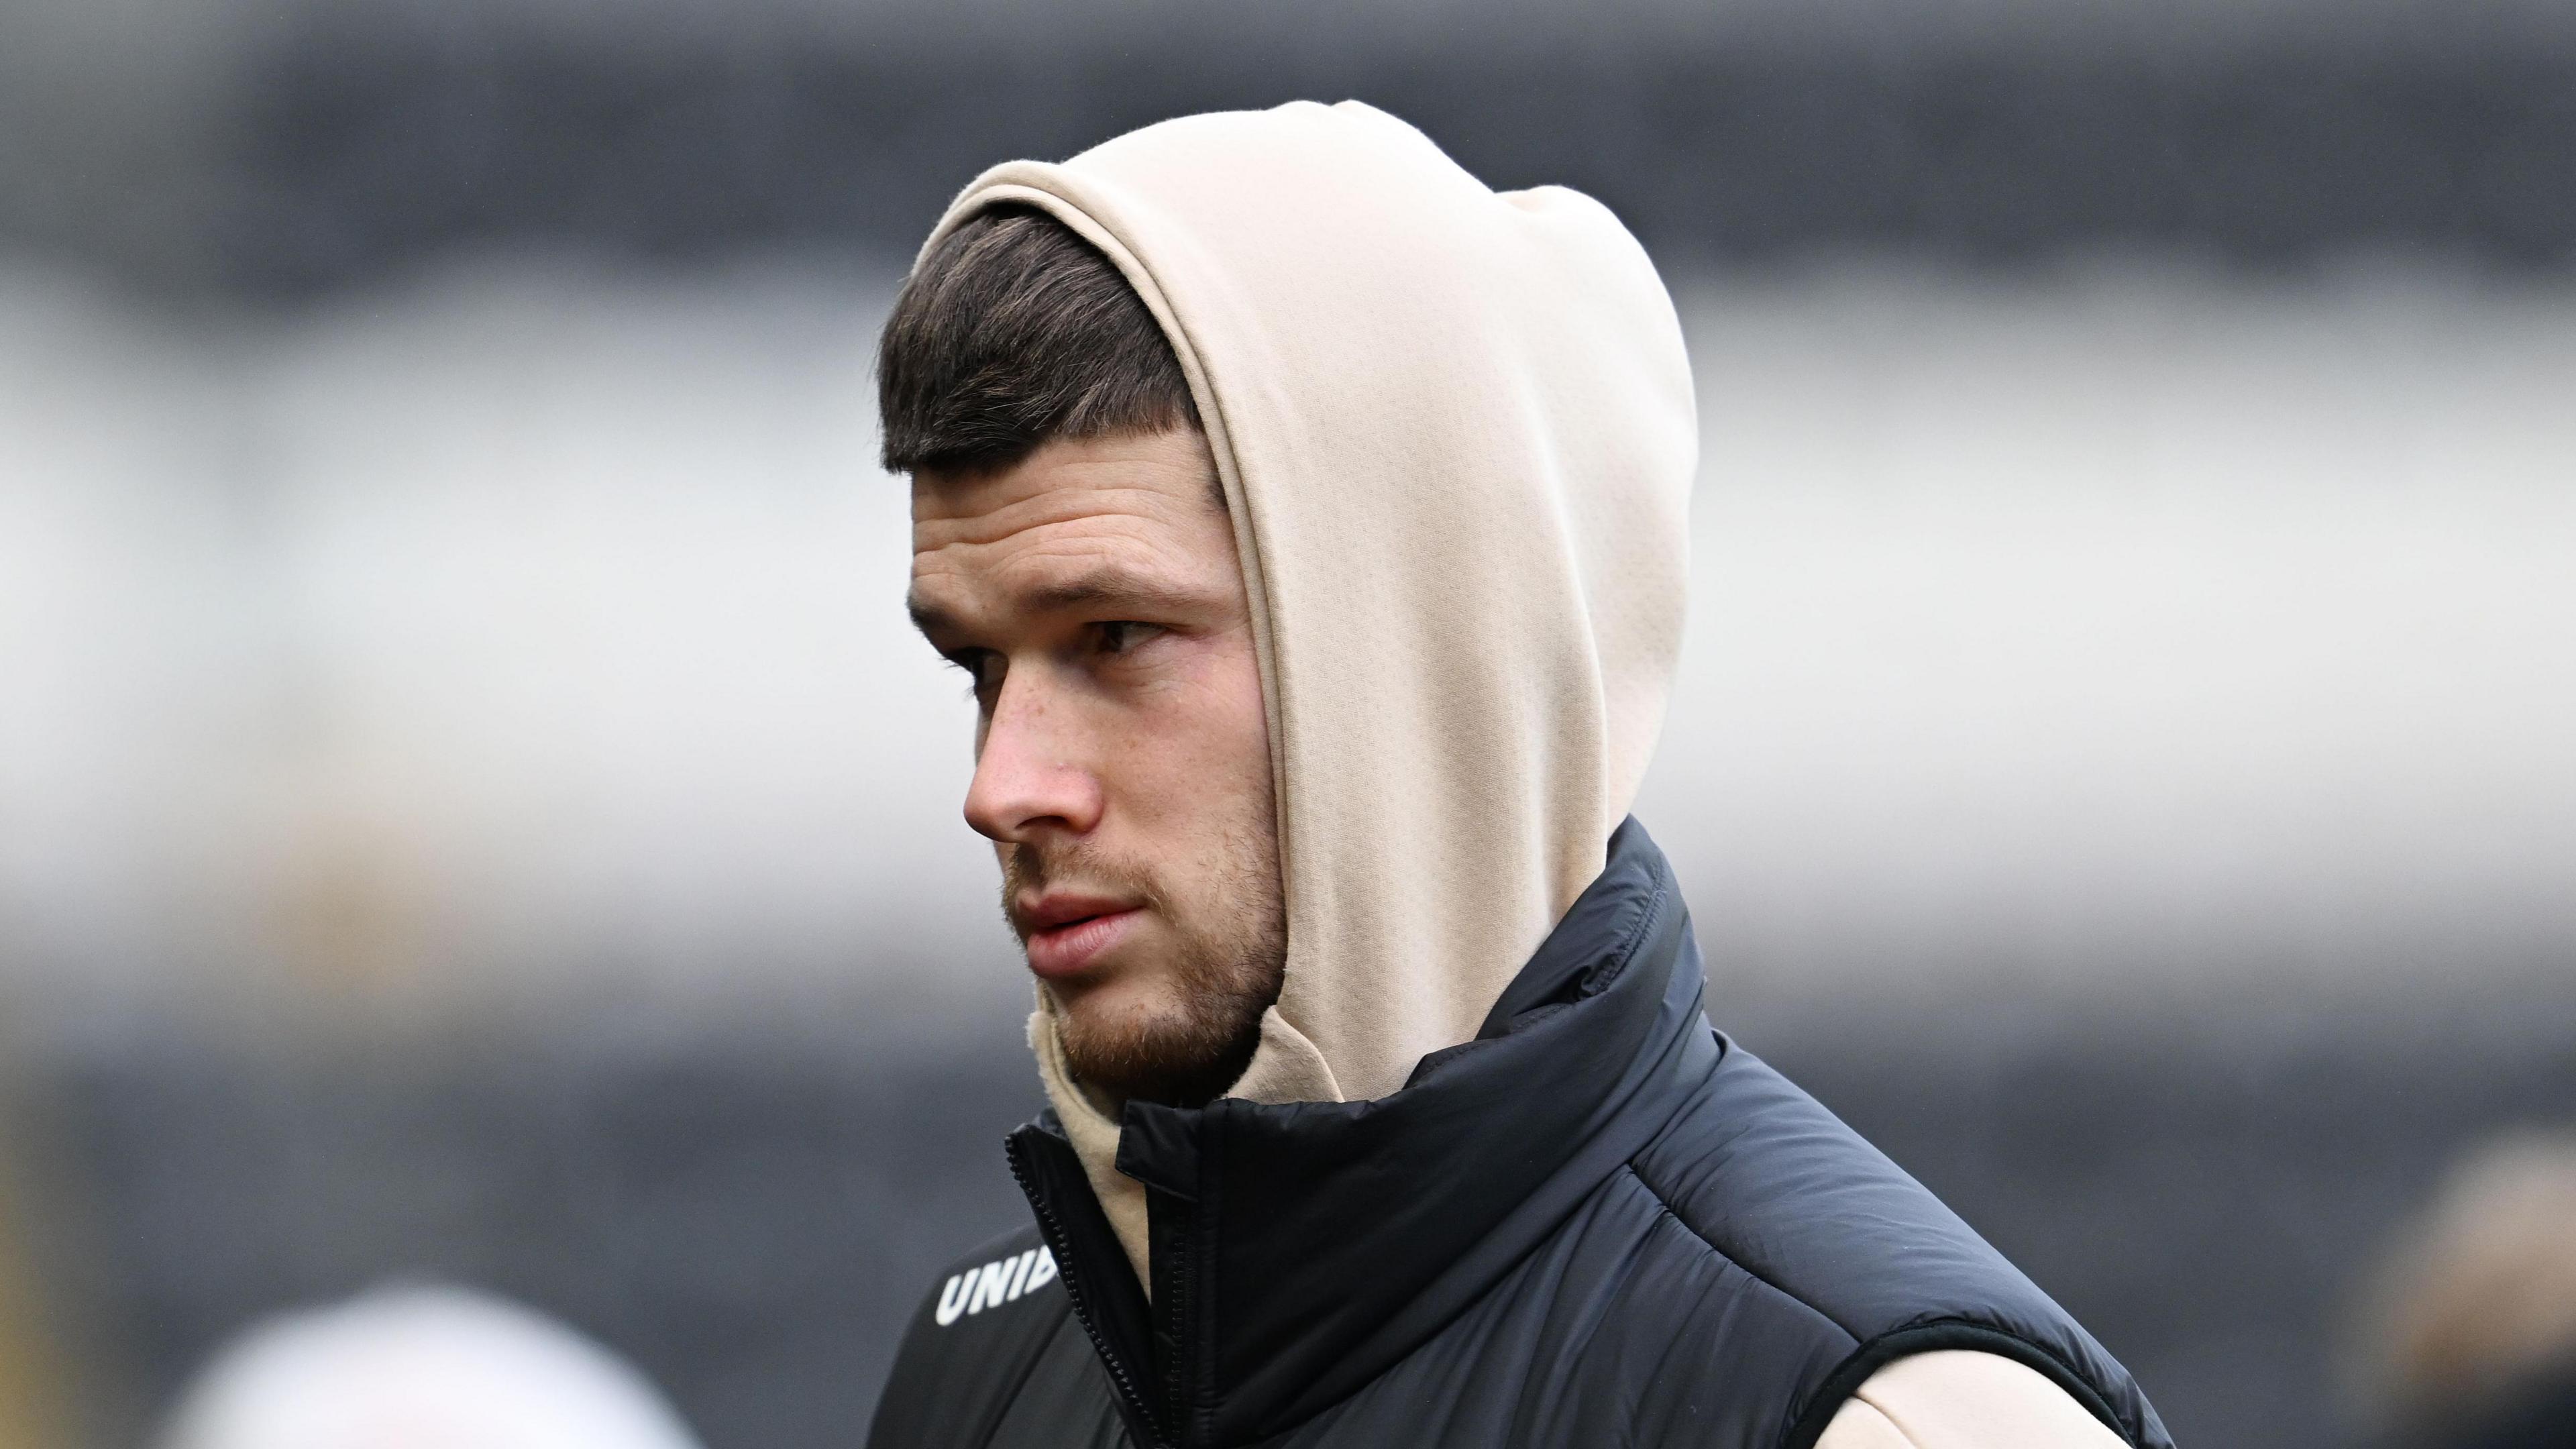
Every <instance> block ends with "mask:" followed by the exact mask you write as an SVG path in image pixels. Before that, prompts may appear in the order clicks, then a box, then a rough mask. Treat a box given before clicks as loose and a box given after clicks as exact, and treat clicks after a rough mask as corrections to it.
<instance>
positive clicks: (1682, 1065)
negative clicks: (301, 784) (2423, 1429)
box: [869, 820, 2171, 1449]
mask: <svg viewBox="0 0 2576 1449" xmlns="http://www.w3.org/2000/svg"><path fill="white" fill-rule="evenodd" d="M1701 985H1702V977H1701V968H1700V960H1699V949H1698V946H1697V944H1696V943H1695V942H1694V941H1693V940H1692V937H1691V929H1690V919H1689V915H1688V913H1687V912H1686V911H1685V910H1684V909H1683V906H1682V902H1681V898H1680V896H1679V894H1678V893H1677V892H1676V891H1675V890H1674V887H1673V880H1672V873H1671V871H1670V869H1669V868H1668V867H1667V866H1666V865H1665V863H1664V858H1663V854H1662V852H1660V851H1658V850H1657V849H1656V848H1655V846H1654V843H1653V842H1652V841H1650V840H1648V839H1647V838H1646V833H1645V831H1644V830H1643V829H1642V828H1640V827H1639V826H1638V825H1637V823H1636V822H1635V821H1633V820H1632V821H1630V822H1628V823H1627V824H1626V825H1625V826H1623V827H1621V829H1620V830H1619V833H1618V834H1617V835H1616V836H1615V837H1614V838H1613V839H1612V841H1611V849H1610V862H1609V866H1608V868H1607V869H1606V870H1605V871H1604V872H1603V873H1602V875H1601V878H1600V879H1599V880H1598V881H1596V882H1595V883H1594V884H1593V886H1592V887H1591V889H1589V890H1587V891H1586V892H1584V894H1583V897H1582V899H1580V900H1579V901H1577V902H1576V903H1575V905H1574V909H1573V910H1571V911H1570V912H1568V913H1567V914H1566V917H1565V919H1564V921H1563V922H1561V923H1560V924H1559V925H1558V927H1557V929H1556V931H1555V932H1554V933H1553V934H1552V935H1550V936H1549V937H1548V939H1547V941H1546V943H1545V944H1544V945H1542V946H1541V947H1540V948H1539V951H1538V954H1537V955H1536V956H1534V957H1533V958H1531V960H1530V962H1529V964H1528V966H1526V967H1525V968H1523V970H1522V971H1521V974H1520V976H1519V977H1518V978H1517V979H1516V980H1515V981H1514V982H1513V983H1512V986H1511V989H1510V990H1509V991H1508V992H1507V993H1506V994H1505V995H1504V997H1503V999H1502V1001H1501V1002H1500V1003H1499V1004H1497V1005H1496V1006H1495V1008H1494V1011H1493V1014H1492V1015H1491V1016H1490V1017H1489V1018H1487V1020H1486V1023H1485V1028H1484V1031H1483V1032H1482V1033H1481V1034H1480V1035H1479V1036H1478V1038H1477V1039H1476V1040H1475V1041H1472V1042H1469V1043H1466V1044H1465V1045H1462V1046H1457V1047H1452V1048H1450V1049H1448V1050H1447V1051H1442V1052H1435V1053H1433V1054H1432V1055H1430V1056H1428V1057H1425V1058H1424V1059H1423V1060H1422V1063H1421V1065H1420V1066H1419V1067H1418V1068H1417V1069H1416V1070H1415V1071H1414V1073H1413V1076H1412V1078H1411V1080H1410V1081H1408V1082H1407V1083H1406V1084H1405V1087H1404V1089H1403V1090H1402V1091H1399V1092H1397V1093H1396V1094H1395V1095H1393V1096H1391V1097H1386V1098H1382V1099H1380V1100H1377V1101H1373V1102H1350V1103H1300V1104H1295V1105H1290V1106H1265V1105H1262V1104H1259V1103H1254V1102H1245V1101H1236V1100H1224V1101H1218V1102H1215V1103H1212V1104H1210V1105H1209V1106H1207V1107H1205V1108H1202V1109H1196V1110H1183V1109H1178V1108H1171V1107H1159V1106H1152V1105H1148V1104H1143V1103H1136V1104H1131V1105H1129V1106H1128V1108H1127V1109H1126V1115H1125V1117H1124V1119H1123V1128H1124V1130H1123V1133H1122V1136H1121V1140H1120V1145H1119V1154H1118V1165H1119V1168H1120V1170H1121V1171H1123V1172H1125V1173H1127V1174H1128V1175H1129V1176H1131V1177H1134V1178H1136V1179H1137V1180H1139V1181H1141V1182H1143V1183H1144V1184H1146V1187H1147V1190H1148V1194H1149V1202H1150V1205H1151V1221H1152V1229H1151V1233H1150V1238H1151V1244H1150V1246H1151V1255H1150V1256H1151V1262H1152V1270H1153V1279H1154V1293H1153V1297H1152V1301H1151V1302H1150V1303H1148V1301H1147V1299H1146V1295H1145V1294H1144V1293H1143V1292H1142V1291H1141V1290H1140V1289H1139V1288H1138V1286H1137V1283H1136V1280H1135V1275H1134V1274H1133V1273H1132V1272H1130V1271H1129V1269H1128V1267H1127V1262H1126V1259H1125V1257H1124V1255H1123V1254H1122V1252H1121V1251H1120V1249H1119V1246H1118V1243H1117V1241H1116V1239H1115V1237H1114V1236H1113V1235H1112V1234H1111V1232H1110V1229H1109V1223H1108V1220H1107V1219H1106V1218H1105V1217H1104V1216H1103V1215H1102V1213H1101V1211H1100V1207H1099V1204H1098V1202H1097V1201H1096V1200H1095V1199H1094V1198H1093V1196H1092V1194H1091V1191H1090V1188H1089V1186H1088V1185H1087V1184H1086V1182H1085V1181H1084V1178H1083V1172H1082V1164H1081V1162H1080V1161H1079V1159H1077V1158H1076V1157H1075V1155H1074V1152H1073V1148H1072V1146H1071V1145H1070V1144H1069V1143H1068V1142H1066V1140H1065V1138H1064V1135H1063V1132H1062V1130H1061V1128H1059V1127H1058V1126H1057V1124H1056V1123H1055V1121H1054V1120H1053V1118H1052V1117H1051V1116H1050V1117H1041V1118H1040V1119H1039V1120H1038V1121H1037V1122H1035V1123H1032V1124H1031V1125H1029V1126H1027V1127H1023V1128H1021V1129H1020V1130H1019V1131H1017V1132H1015V1133H1013V1134H1012V1135H1011V1138H1010V1142H1009V1151H1010V1157H1011V1166H1012V1169H1013V1171H1014V1172H1016V1173H1017V1175H1018V1177H1019V1179H1020V1184H1021V1186H1022V1187H1023V1188H1024V1189H1026V1191H1027V1193H1028V1196H1029V1203H1030V1206H1031V1207H1032V1208H1034V1209H1035V1211H1036V1218H1037V1222H1036V1225H1035V1227H1034V1228H1033V1229H1027V1230H1023V1231H1022V1232H1020V1233H1017V1234H1014V1235H1012V1236H1010V1237H1007V1238H1004V1239H1002V1240H1001V1241H999V1242H996V1243H994V1244H992V1245H991V1246H989V1247H988V1248H986V1249H985V1250H984V1251H982V1252H980V1253H978V1254H976V1255H974V1256H973V1257H972V1258H971V1259H969V1260H968V1261H967V1262H965V1263H961V1264H958V1265H956V1266H955V1267H954V1268H953V1269H952V1270H951V1272H950V1273H949V1275H948V1276H947V1278H946V1281H945V1282H943V1283H942V1284H940V1285H939V1286H938V1287H937V1288H936V1289H934V1291H933V1292H932V1293H931V1295H930V1296H929V1299H928V1300H927V1301H925V1302H924V1303H923V1305H922V1307H921V1310H920V1312H919V1313H918V1314H917V1315H916V1316H915V1318H914V1321H913V1324H912V1327H911V1330H910V1332H909V1334H908V1336H907V1337H906V1338H905V1341H904V1345H903V1349H902V1351H901V1353H900V1354H899V1355H898V1357H897V1359H896V1362H895V1368H894V1373H893V1376H892V1377H891V1379H890V1380H889V1381H888V1383H887V1385H886V1389H885V1394H884V1397H883V1399H882V1400H881V1401H880V1403H879V1405H878V1409H877V1415H876V1422H875V1425H874V1427H873V1429H872V1431H871V1433H870V1436H869V1443H870V1445H871V1446H872V1449H916V1446H918V1449H931V1446H939V1449H974V1446H992V1449H1020V1446H1038V1445H1047V1446H1065V1445H1100V1446H1109V1445H1117V1444H1134V1445H1137V1446H1158V1449H1159V1446H1172V1449H1201V1446H1208V1449H1214V1446H1234V1445H1276V1446H1281V1449H1286V1446H1300V1449H1303V1446H1326V1445H1351V1446H1367V1449H1383V1446H1386V1445H1394V1444H1403V1445H1416V1444H1421V1445H1430V1444H1442V1445H1475V1446H1506V1445H1508V1446H1524V1445H1525V1446H1533V1449H1535V1446H1541V1445H1548V1446H1558V1445H1594V1444H1604V1445H1607V1444H1615V1445H1635V1446H1658V1445H1673V1446H1682V1445H1690V1446H1694V1449H1699V1446H1727V1449H1755V1446H1762V1449H1771V1446H1789V1449H1806V1446H1809V1445H1812V1444H1813V1443H1814V1442H1815V1439H1816V1437H1817V1435H1819V1434H1820V1433H1822V1432H1823V1430H1824V1427H1825V1423H1826V1421H1827V1420H1828V1419H1830V1418H1831V1417H1832V1416H1833V1414H1834V1412H1835V1410H1836V1409H1837V1408H1839V1407H1840V1405H1841V1404H1842V1403H1843V1401H1844V1400H1845V1399H1847V1398H1848V1397H1849V1396H1850V1394H1851V1392H1852V1390H1854V1389H1855V1388H1858V1387H1859V1386H1860V1384H1861V1382H1862V1380H1864V1379H1866V1378H1867V1377H1868V1376H1869V1375H1870V1374H1871V1373H1872V1372H1874V1371H1875V1370H1877V1369H1878V1368H1879V1367H1880V1366H1881V1365H1883V1364H1885V1363H1887V1362H1889V1361H1890V1360H1893V1359H1896V1358H1899V1357H1902V1356H1904V1355H1906V1354H1911V1353H1921V1352H1925V1351H1928V1350H1932V1349H1944V1348H1968V1349H1977V1350H1981V1351H1984V1352H1988V1353H1996V1354H2001V1355H2003V1356H2005V1357H2007V1358H2011V1359H2015V1360H2018V1361H2019V1362H2021V1363H2024V1364H2027V1365H2029V1366H2030V1367H2032V1368H2034V1369H2037V1370H2038V1371H2039V1372H2040V1373H2042V1374H2045V1375H2046V1376H2047V1377H2048V1378H2049V1379H2051V1380H2052V1381H2054V1382H2055V1383H2057V1384H2058V1385H2060V1386H2061V1387H2063V1388H2064V1389H2065V1390H2066V1391H2067V1392H2068V1393H2069V1394H2071V1395H2073V1396H2074V1397H2075V1399H2076V1400H2077V1401H2078V1402H2080V1403H2082V1404H2083V1405H2084V1406H2085V1407H2086V1408H2088V1409H2090V1410H2092V1412H2093V1413H2094V1414H2095V1415H2096V1416H2097V1417H2099V1418H2100V1419H2101V1420H2102V1421H2103V1422H2104V1423H2105V1424H2107V1425H2109V1426H2110V1427H2111V1428H2112V1429H2113V1430H2114V1431H2116V1432H2117V1433H2118V1434H2119V1435H2120V1437H2121V1438H2123V1439H2125V1440H2126V1441H2127V1442H2129V1443H2131V1444H2133V1445H2137V1446H2139V1449H2150V1446H2159V1449H2161V1446H2169V1445H2170V1444H2171V1441H2170V1440H2169V1439H2168V1438H2167V1437H2166V1435H2165V1431H2164V1426H2163V1425H2162V1424H2161V1423H2159V1422H2158V1420H2157V1418H2156V1415H2155V1411H2154V1410H2153V1409H2151V1408H2149V1407H2148V1405H2147V1401H2146V1399H2145V1397H2144V1396H2143V1395H2141V1394H2140V1393H2139V1391H2138V1388H2137V1385H2136V1384H2134V1383H2132V1382H2131V1381H2130V1379H2129V1376H2128V1375H2127V1374H2126V1373H2125V1372H2124V1371H2122V1369H2121V1368H2120V1366H2119V1365H2118V1364H2117V1363H2114V1362H2113V1361H2112V1359H2111V1356H2110V1355H2109V1354H2108V1353H2105V1352H2104V1351H2103V1349H2102V1346H2101V1345H2100V1344H2097V1343H2095V1342H2094V1341H2093V1339H2092V1337H2091V1336H2090V1335H2088V1334H2086V1333H2085V1331H2084V1330H2083V1329H2082V1328H2080V1327H2078V1326H2077V1325H2076V1323H2075V1322H2074V1320H2072V1319H2070V1318H2069V1317H2067V1315H2066V1313H2065V1312H2064V1311H2063V1310H2062V1309H2060V1308H2059V1307H2058V1306H2057V1305H2056V1304H2054V1303H2052V1302H2050V1301H2049V1299H2048V1297H2047V1295H2046V1294H2043V1293H2041V1292H2040V1291H2039V1289H2038V1288H2036V1287H2034V1286H2032V1284H2031V1282H2030V1280H2028V1279H2027V1278H2024V1277H2023V1276H2022V1275H2021V1274H2020V1273H2019V1272H2017V1271H2016V1270H2015V1269H2014V1268H2013V1266H2012V1265H2011V1264H2009V1263H2007V1262H2005V1261H2004V1260H2003V1258H2002V1257H2001V1256H2000V1255H1999V1254H1997V1253H1996V1252H1995V1250H1994V1249H1992V1248H1990V1247H1988V1246H1987V1245H1986V1244H1985V1242H1984V1241H1983V1240H1982V1239H1980V1238H1979V1237H1978V1236H1977V1235H1976V1234H1975V1233H1974V1232H1972V1231H1970V1230H1969V1228H1968V1226H1967V1224H1965V1223H1963V1222H1961V1221H1960V1220H1959V1219H1958V1218H1957V1217H1956V1216H1955V1215H1953V1214H1952V1213H1951V1212H1950V1211H1949V1210H1948V1209H1947V1208H1944V1207H1943V1206H1942V1205H1941V1204H1940V1202H1939V1201H1937V1200H1936V1199H1935V1198H1933V1196H1932V1195H1931V1194H1930V1193H1928V1192H1926V1191H1924V1190H1923V1188H1922V1187H1921V1186H1920V1185H1918V1184H1917V1183H1916V1182H1915V1181H1914V1180H1913V1179H1912V1178H1910V1177H1907V1176H1906V1175H1905V1174H1904V1173H1903V1172H1902V1171H1900V1170H1899V1169H1898V1168H1897V1167H1896V1165H1895V1164H1894V1163H1891V1162H1889V1161H1888V1160H1887V1159H1886V1158H1885V1157H1883V1156H1881V1155H1880V1154H1879V1153H1878V1152H1877V1151H1876V1150H1875V1149H1873V1148H1872V1147H1870V1145H1869V1144H1868V1143H1866V1142H1863V1141H1862V1140H1861V1139H1860V1138H1859V1137H1858V1136H1857V1135H1855V1134H1854V1133H1853V1132H1852V1131H1851V1129H1850V1128H1848V1127H1845V1126H1844V1125H1843V1124H1842V1123H1841V1122H1840V1121H1838V1120H1836V1119H1835V1118H1834V1116H1833V1114H1831V1113H1829V1112H1827V1111H1826V1110H1825V1109H1824V1108H1823V1107H1821V1106H1819V1105H1817V1104H1816V1102H1815V1101H1814V1100H1813V1099H1811V1098H1809V1097H1808V1096H1807V1095H1806V1094H1805V1093H1803V1092H1800V1091H1799V1090H1798V1089H1797V1088H1796V1087H1793V1086H1791V1085H1790V1084H1789V1083H1788V1082H1787V1081H1786V1080H1785V1079H1783V1078H1782V1077H1781V1076H1780V1075H1779V1074H1778V1073H1776V1072H1774V1071H1772V1070H1771V1069H1770V1068H1769V1067H1767V1066H1765V1065H1763V1064H1762V1063H1761V1062H1760V1061H1758V1060H1756V1059H1755V1058H1754V1057H1753V1056H1752V1055H1750V1054H1749V1053H1747V1052H1745V1051H1743V1050H1742V1049H1740V1048H1738V1047H1736V1046H1734V1045H1733V1044H1732V1043H1730V1042H1728V1041H1727V1040H1726V1038H1725V1037H1723V1036H1720V1035H1718V1034H1717V1033H1715V1032H1712V1031H1711V1030H1710V1029H1709V1026H1708V1022H1707V1020H1706V1019H1705V1018H1704V1017H1703V1015H1702V1014H1701V1005H1700V995H1701ZM1059 1268H1060V1270H1061V1271H1058V1270H1059Z"/></svg>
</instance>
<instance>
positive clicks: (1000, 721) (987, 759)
mask: <svg viewBox="0 0 2576 1449" xmlns="http://www.w3.org/2000/svg"><path fill="white" fill-rule="evenodd" d="M1036 672H1037V671H1023V670H1015V671H1013V672H1012V673H1011V674H1010V675H1009V676H1007V677H1006V678H1005V679H1004V681H1003V684H1002V693H1001V696H1000V697H999V698H998V699H996V700H994V702H993V717H992V718H991V719H990V720H989V721H987V722H986V724H985V726H984V737H983V740H982V742H981V743H980V744H979V745H978V746H977V747H976V754H975V782H974V783H973V784H972V785H969V786H968V787H967V789H966V823H967V824H968V825H971V826H973V827H974V829H975V833H976V834H978V835H982V836H985V837H987V838H989V839H992V840H997V841H1004V842H1008V843H1010V844H1015V845H1021V844H1031V843H1034V842H1036V841H1037V840H1038V839H1039V838H1041V837H1047V836H1058V835H1088V834H1089V833H1091V831H1092V830H1093V828H1095V827H1096V826H1098V825H1099V824H1100V813H1101V809H1102V807H1103V805H1104V803H1105V801H1104V798H1103V796H1102V792H1101V787H1100V778H1099V776H1098V775H1096V774H1094V773H1093V772H1092V770H1091V769H1090V768H1089V767H1088V766H1087V765H1086V764H1084V763H1082V762H1083V761H1085V760H1087V759H1088V758H1089V752H1088V751H1087V750H1085V749H1083V748H1082V743H1083V742H1082V740H1081V738H1080V736H1081V730H1080V728H1079V723H1078V721H1077V720H1076V719H1075V718H1074V712H1073V711H1071V710H1068V709H1066V708H1064V707H1062V706H1061V704H1060V703H1059V702H1057V701H1053V700H1050V699H1049V698H1048V697H1047V690H1046V688H1045V685H1044V683H1043V682H1042V681H1040V680H1037V679H1031V678H1030V677H1029V676H1030V675H1031V674H1033V673H1036Z"/></svg>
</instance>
